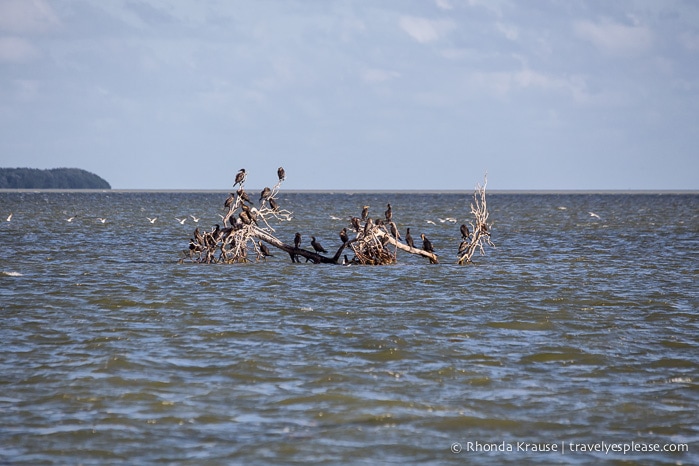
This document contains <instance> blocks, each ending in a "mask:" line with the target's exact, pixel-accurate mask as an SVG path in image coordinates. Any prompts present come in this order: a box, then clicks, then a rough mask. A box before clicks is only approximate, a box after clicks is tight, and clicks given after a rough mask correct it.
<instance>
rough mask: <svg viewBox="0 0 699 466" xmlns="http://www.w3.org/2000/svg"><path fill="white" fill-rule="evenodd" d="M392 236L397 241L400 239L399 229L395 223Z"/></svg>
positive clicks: (392, 227) (392, 226)
mask: <svg viewBox="0 0 699 466" xmlns="http://www.w3.org/2000/svg"><path fill="white" fill-rule="evenodd" d="M391 234H392V235H393V237H394V238H395V239H400V233H399V232H398V228H396V224H395V222H391Z"/></svg>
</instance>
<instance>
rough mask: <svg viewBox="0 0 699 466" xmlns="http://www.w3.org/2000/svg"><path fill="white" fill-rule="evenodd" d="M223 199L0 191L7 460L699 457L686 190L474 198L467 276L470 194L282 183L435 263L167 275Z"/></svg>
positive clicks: (304, 210) (696, 216) (1, 431)
mask: <svg viewBox="0 0 699 466" xmlns="http://www.w3.org/2000/svg"><path fill="white" fill-rule="evenodd" d="M224 199H225V193H119V192H106V193H55V192H54V193H14V192H4V193H0V220H1V224H0V243H1V244H2V247H1V249H0V251H1V252H2V253H1V254H0V319H1V320H0V413H2V420H1V421H0V463H2V464H33V465H34V464H171V463H172V464H309V463H323V464H367V465H369V464H371V465H374V464H398V463H407V464H415V463H420V464H434V465H438V464H503V463H505V464H637V463H642V464H697V463H699V414H698V413H699V410H698V408H699V314H698V308H699V292H698V291H697V276H698V275H699V260H698V259H699V253H698V252H697V251H699V195H697V194H677V195H670V194H662V195H659V194H608V195H598V194H545V195H543V194H542V195H534V194H497V193H496V194H491V195H489V197H488V205H489V207H490V211H491V220H492V221H494V222H495V226H494V228H493V241H494V243H495V244H496V248H495V249H488V250H487V255H486V256H475V258H474V262H475V263H474V264H471V265H469V266H463V267H461V266H457V265H454V262H455V260H456V250H457V247H458V242H459V232H458V225H459V224H460V223H461V222H462V220H463V219H464V218H465V216H466V214H467V213H468V212H469V207H468V206H469V203H470V202H471V200H472V196H471V194H469V193H467V194H390V193H381V194H352V195H350V194H341V193H338V194H301V193H295V194H294V193H291V194H284V193H282V194H281V196H280V203H281V204H282V206H283V207H285V208H288V209H289V210H292V211H293V212H294V214H295V218H294V219H293V220H292V221H291V222H289V223H285V224H279V225H276V224H274V225H273V226H274V228H275V229H276V230H277V232H276V234H277V235H278V236H279V237H280V238H282V239H284V240H285V241H287V242H289V243H290V242H292V238H293V235H294V233H295V232H296V231H299V232H301V233H302V234H303V235H304V238H305V239H304V244H305V246H306V247H310V246H309V244H308V242H309V240H310V236H311V235H314V236H316V237H317V238H318V239H319V240H320V241H321V243H322V244H323V245H324V246H325V247H326V248H327V249H328V250H330V251H333V250H334V249H335V248H336V247H337V246H338V245H339V238H338V236H337V233H338V231H339V230H340V229H341V228H342V227H343V226H346V221H345V220H335V219H333V217H339V218H343V219H344V218H347V217H348V216H350V215H357V214H358V213H359V210H360V209H361V206H362V205H364V204H370V205H371V206H372V210H371V211H370V214H371V215H372V216H381V215H382V213H383V211H384V209H385V205H386V203H387V202H391V203H392V205H393V211H394V219H395V220H396V222H397V223H398V225H399V227H400V229H401V232H403V233H404V232H405V227H408V226H409V227H411V231H412V233H413V236H414V237H418V236H419V234H420V233H422V232H424V233H426V234H427V235H428V237H429V238H430V239H431V240H432V242H433V244H434V246H435V249H436V252H437V254H439V256H440V261H441V263H440V264H438V265H430V264H428V263H427V261H426V260H425V259H421V258H416V257H412V256H408V255H405V254H403V255H401V254H400V253H399V257H398V260H399V264H397V265H392V266H385V267H370V266H366V267H361V266H351V267H342V266H331V265H312V264H310V263H308V264H304V263H301V264H292V263H291V262H290V260H289V257H288V255H286V254H278V255H276V256H275V257H273V258H271V259H270V260H268V261H267V262H266V263H257V264H247V265H232V266H229V265H198V264H191V263H185V264H181V265H180V264H177V259H178V258H179V255H178V254H179V251H180V250H182V249H185V248H186V247H187V242H188V239H189V237H190V235H191V232H192V230H193V229H194V226H195V224H194V223H193V221H192V219H191V218H189V219H188V220H187V222H186V223H185V224H184V225H180V224H179V223H178V222H177V221H176V220H175V217H180V218H181V217H185V216H188V215H190V214H194V215H196V216H197V217H200V218H201V221H200V222H199V223H198V225H199V226H200V228H210V227H211V226H212V225H213V224H214V223H217V222H218V221H219V220H220V219H219V217H218V213H222V211H221V207H222V206H223V200H224ZM590 212H594V213H596V214H597V215H598V216H599V217H594V216H592V215H591V214H590ZM10 213H13V217H12V219H11V221H9V222H7V221H5V218H6V217H7V216H8V215H9V214H10ZM73 215H77V216H76V218H75V220H73V221H72V222H67V221H66V220H65V219H66V218H68V217H70V216H73ZM97 217H106V218H107V221H106V223H104V224H102V223H100V222H99V221H98V220H97ZM146 217H158V220H157V221H156V222H155V223H153V224H151V223H150V222H149V221H148V220H147V219H146ZM446 217H454V218H456V219H457V220H458V222H457V223H456V224H454V223H452V222H449V221H446V222H444V223H442V222H440V220H439V219H440V218H442V219H444V218H446ZM426 220H432V221H433V222H434V224H430V223H427V222H426ZM518 442H526V443H535V444H539V446H540V447H542V448H553V447H554V446H555V447H556V449H557V451H549V452H543V453H537V452H532V451H531V449H532V448H533V447H531V446H530V447H529V450H530V451H527V452H524V451H521V450H522V449H523V448H524V447H525V445H524V444H523V443H518ZM632 442H635V443H633V444H632ZM455 444H458V445H455ZM542 444H546V445H542ZM580 445H582V448H583V449H588V450H589V449H590V448H598V449H602V450H603V451H597V452H589V451H581V446H580ZM634 445H635V446H634ZM508 447H510V448H512V450H513V451H498V448H500V449H507V448H508ZM518 447H519V448H518ZM452 448H453V449H455V451H458V453H455V452H453V451H452ZM605 448H606V449H608V452H605V451H604V449H605ZM617 448H619V449H623V448H635V449H636V451H628V452H626V454H624V453H623V452H615V451H613V449H617ZM648 448H651V449H654V448H660V449H688V451H684V452H669V451H656V452H653V451H639V450H643V449H646V450H647V449H648ZM474 449H475V450H477V451H469V450H474ZM562 449H564V451H563V452H561V450H562ZM571 449H573V450H574V449H577V450H578V451H571ZM487 450H494V451H487Z"/></svg>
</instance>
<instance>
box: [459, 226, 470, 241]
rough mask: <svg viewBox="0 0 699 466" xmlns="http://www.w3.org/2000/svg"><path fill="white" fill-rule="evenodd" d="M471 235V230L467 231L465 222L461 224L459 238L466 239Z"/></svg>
mask: <svg viewBox="0 0 699 466" xmlns="http://www.w3.org/2000/svg"><path fill="white" fill-rule="evenodd" d="M470 236H471V232H470V231H468V227H467V226H466V224H463V225H461V238H462V239H464V240H467V239H468V238H469V237H470Z"/></svg>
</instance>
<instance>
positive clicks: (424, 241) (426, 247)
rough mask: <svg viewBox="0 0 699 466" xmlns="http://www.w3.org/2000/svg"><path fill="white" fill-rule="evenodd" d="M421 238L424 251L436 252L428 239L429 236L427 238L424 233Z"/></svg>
mask: <svg viewBox="0 0 699 466" xmlns="http://www.w3.org/2000/svg"><path fill="white" fill-rule="evenodd" d="M420 238H422V249H424V250H425V251H427V252H432V253H433V252H434V248H433V247H432V242H430V240H428V239H427V236H425V234H424V233H422V234H421V235H420Z"/></svg>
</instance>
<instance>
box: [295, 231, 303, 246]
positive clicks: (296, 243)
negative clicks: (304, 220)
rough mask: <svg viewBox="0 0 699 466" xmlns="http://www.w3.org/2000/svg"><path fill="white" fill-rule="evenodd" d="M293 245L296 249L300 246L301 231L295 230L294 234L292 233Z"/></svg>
mask: <svg viewBox="0 0 699 466" xmlns="http://www.w3.org/2000/svg"><path fill="white" fill-rule="evenodd" d="M294 247H295V248H296V249H299V248H300V247H301V233H298V232H297V233H296V235H294Z"/></svg>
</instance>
